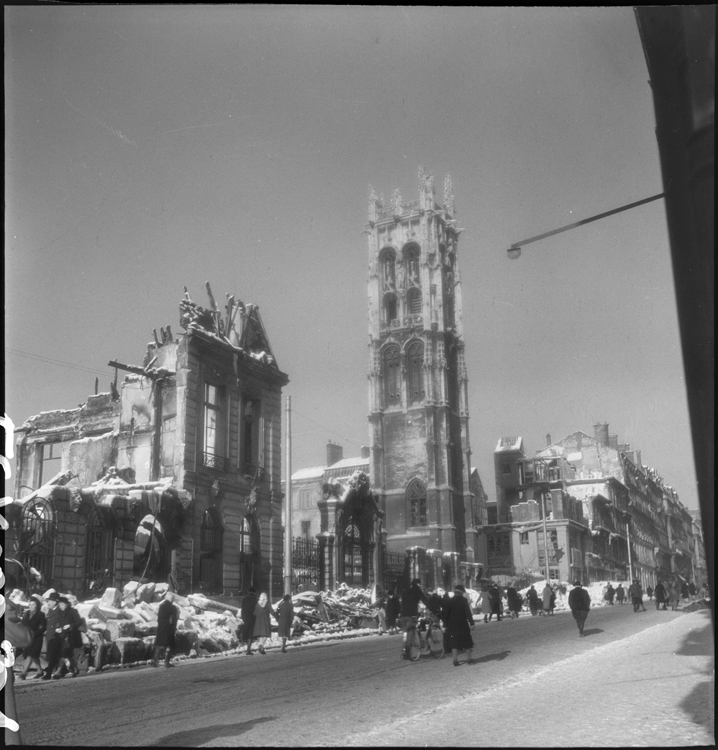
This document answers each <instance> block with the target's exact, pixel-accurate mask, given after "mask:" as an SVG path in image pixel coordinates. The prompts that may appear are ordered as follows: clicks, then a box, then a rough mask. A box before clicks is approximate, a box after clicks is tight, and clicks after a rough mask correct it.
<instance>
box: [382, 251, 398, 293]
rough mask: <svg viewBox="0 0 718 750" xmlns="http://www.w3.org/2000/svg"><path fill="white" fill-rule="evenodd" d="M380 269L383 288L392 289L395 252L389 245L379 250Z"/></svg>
mask: <svg viewBox="0 0 718 750" xmlns="http://www.w3.org/2000/svg"><path fill="white" fill-rule="evenodd" d="M381 271H382V282H383V288H384V289H394V288H395V286H396V254H395V253H394V250H392V249H391V248H390V247H389V248H384V249H383V250H382V251H381Z"/></svg>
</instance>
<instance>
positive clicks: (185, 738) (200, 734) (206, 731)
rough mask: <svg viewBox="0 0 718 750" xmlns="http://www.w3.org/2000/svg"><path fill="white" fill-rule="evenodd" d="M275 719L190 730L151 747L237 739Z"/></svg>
mask: <svg viewBox="0 0 718 750" xmlns="http://www.w3.org/2000/svg"><path fill="white" fill-rule="evenodd" d="M275 719H276V716H262V717H261V718H259V719H251V720H250V721H242V722H240V723H239V724H218V725H215V726H213V727H199V728H198V729H189V730H187V731H186V732H176V733H175V734H168V735H167V736H166V737H163V738H162V739H161V740H158V741H157V742H155V743H153V744H152V745H151V747H199V746H200V745H203V744H205V743H206V742H210V741H212V740H216V739H219V738H220V737H236V736H237V735H239V734H244V733H245V732H249V730H250V729H252V728H253V727H255V726H256V725H257V724H263V723H264V722H266V721H274V720H275Z"/></svg>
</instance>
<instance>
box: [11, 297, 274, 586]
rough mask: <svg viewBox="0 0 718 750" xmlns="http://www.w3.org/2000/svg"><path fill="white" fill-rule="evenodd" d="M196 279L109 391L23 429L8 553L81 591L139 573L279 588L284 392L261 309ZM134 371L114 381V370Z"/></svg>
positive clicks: (182, 582) (46, 580)
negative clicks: (140, 357) (196, 291)
mask: <svg viewBox="0 0 718 750" xmlns="http://www.w3.org/2000/svg"><path fill="white" fill-rule="evenodd" d="M207 293H208V296H209V300H210V305H209V307H208V308H202V307H200V306H199V305H197V304H196V303H194V302H193V301H192V300H191V298H190V296H189V294H188V292H187V290H185V295H184V298H183V299H182V302H181V305H180V325H181V326H182V328H183V329H184V332H183V333H182V334H181V335H180V336H178V337H174V336H173V334H172V331H171V329H170V327H169V326H167V328H166V329H164V328H163V329H160V336H157V333H156V332H155V333H154V340H153V341H152V342H150V343H149V344H148V346H147V351H146V355H145V357H144V361H143V363H142V365H131V364H122V363H119V362H110V363H109V364H110V366H112V367H115V373H116V376H115V382H114V383H113V384H112V387H111V392H110V393H100V394H97V395H94V396H90V397H89V398H88V399H87V402H86V403H85V404H83V405H82V406H80V407H78V408H76V409H70V410H58V411H52V412H43V413H41V414H39V415H37V416H34V417H31V418H30V419H28V420H27V421H26V422H25V423H24V424H23V425H22V426H21V427H19V428H17V430H16V441H17V474H16V486H15V497H16V498H17V499H16V500H15V502H14V503H13V505H12V506H10V508H9V509H8V512H7V514H6V515H7V517H8V518H9V520H10V522H11V527H10V529H8V532H7V533H6V539H7V542H6V556H7V557H8V558H13V559H16V560H18V561H19V562H20V563H21V564H22V565H23V566H24V568H25V569H26V570H29V569H30V568H34V569H35V571H37V574H38V575H40V576H42V586H43V587H44V588H45V589H46V588H48V587H50V586H52V587H54V588H56V589H58V590H61V591H66V592H70V593H73V594H75V595H76V596H78V598H81V597H82V596H86V595H88V594H89V593H92V592H93V591H96V590H97V589H99V588H103V587H105V586H114V587H118V588H121V587H122V586H123V585H124V584H126V583H127V582H128V581H130V580H132V579H134V580H138V579H139V578H140V577H144V578H147V579H150V580H159V581H167V580H170V581H172V583H173V584H174V585H175V586H176V587H177V589H178V590H179V592H180V593H183V594H184V593H190V592H196V591H203V592H206V593H211V594H214V595H224V596H233V595H238V594H242V593H244V592H246V590H247V589H248V588H249V586H250V585H255V586H257V587H258V588H259V589H261V590H264V591H267V592H268V593H269V594H270V595H272V596H274V597H276V596H278V595H279V594H281V592H282V537H283V530H282V521H281V508H282V492H281V481H280V480H281V434H280V431H281V393H282V388H283V386H285V385H286V384H287V382H288V378H287V376H286V375H285V374H284V373H283V372H281V370H279V368H278V366H277V363H276V360H275V358H274V356H273V354H272V351H271V348H270V345H269V341H268V339H267V336H266V332H265V330H264V327H263V324H262V321H261V318H260V316H259V311H258V309H257V307H256V306H254V305H246V306H245V305H244V304H243V303H242V302H240V301H238V300H235V299H234V297H231V296H229V295H227V301H226V305H225V307H224V308H223V309H219V308H218V306H217V304H216V303H215V300H214V297H213V296H212V291H211V289H210V287H209V284H207ZM118 371H122V372H124V373H125V376H124V380H123V381H122V383H121V384H120V386H119V388H118V387H117V373H118Z"/></svg>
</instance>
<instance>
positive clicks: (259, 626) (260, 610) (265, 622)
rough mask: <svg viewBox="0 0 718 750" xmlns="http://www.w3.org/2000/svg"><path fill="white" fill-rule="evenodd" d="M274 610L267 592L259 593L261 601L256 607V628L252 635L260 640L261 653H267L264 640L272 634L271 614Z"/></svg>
mask: <svg viewBox="0 0 718 750" xmlns="http://www.w3.org/2000/svg"><path fill="white" fill-rule="evenodd" d="M271 611H272V606H271V605H270V603H269V600H268V599H267V595H266V594H265V593H261V594H260V595H259V601H258V602H257V606H256V607H255V608H254V629H253V631H252V637H254V638H257V639H258V640H259V653H260V654H266V653H267V652H266V651H265V650H264V642H265V641H266V640H267V638H269V637H270V636H271V635H272V627H271V625H270V623H269V615H270V613H271Z"/></svg>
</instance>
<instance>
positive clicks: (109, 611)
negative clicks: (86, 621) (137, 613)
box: [96, 602, 124, 621]
mask: <svg viewBox="0 0 718 750" xmlns="http://www.w3.org/2000/svg"><path fill="white" fill-rule="evenodd" d="M96 610H97V616H98V618H100V619H102V618H104V620H105V621H107V620H122V619H124V615H123V612H122V610H121V609H120V608H119V607H111V606H109V605H108V604H103V603H102V602H100V603H99V604H98V605H96Z"/></svg>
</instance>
